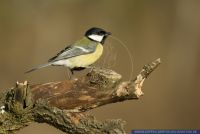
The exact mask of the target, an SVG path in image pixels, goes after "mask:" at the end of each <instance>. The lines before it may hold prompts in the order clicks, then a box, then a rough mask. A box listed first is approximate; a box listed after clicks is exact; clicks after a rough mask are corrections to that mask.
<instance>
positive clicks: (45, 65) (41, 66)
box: [25, 63, 51, 74]
mask: <svg viewBox="0 0 200 134" xmlns="http://www.w3.org/2000/svg"><path fill="white" fill-rule="evenodd" d="M50 65H51V63H46V64H43V65H39V66H37V67H35V68H32V69H31V70H29V71H27V72H25V74H26V73H30V72H33V71H35V70H38V69H41V68H43V67H47V66H50Z"/></svg>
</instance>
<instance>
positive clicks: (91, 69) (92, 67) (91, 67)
mask: <svg viewBox="0 0 200 134" xmlns="http://www.w3.org/2000/svg"><path fill="white" fill-rule="evenodd" d="M86 68H87V69H90V71H89V73H91V72H92V71H93V69H94V66H88V67H86Z"/></svg>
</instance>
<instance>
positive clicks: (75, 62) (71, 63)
mask: <svg viewBox="0 0 200 134" xmlns="http://www.w3.org/2000/svg"><path fill="white" fill-rule="evenodd" d="M102 53H103V46H102V45H101V44H98V45H97V47H96V50H95V52H93V53H90V54H85V55H80V56H76V57H73V58H70V59H68V67H70V68H74V67H87V66H89V65H91V64H93V63H94V62H96V61H97V60H98V59H99V58H100V57H101V55H102Z"/></svg>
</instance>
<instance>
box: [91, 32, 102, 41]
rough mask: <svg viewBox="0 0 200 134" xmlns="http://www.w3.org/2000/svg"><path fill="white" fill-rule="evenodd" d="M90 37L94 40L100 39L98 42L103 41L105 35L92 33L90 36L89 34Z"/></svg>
mask: <svg viewBox="0 0 200 134" xmlns="http://www.w3.org/2000/svg"><path fill="white" fill-rule="evenodd" d="M88 37H89V38H90V39H92V40H95V41H98V42H101V41H102V40H103V37H104V36H103V35H95V34H92V35H90V36H88Z"/></svg>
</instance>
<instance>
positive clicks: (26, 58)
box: [0, 0, 200, 134]
mask: <svg viewBox="0 0 200 134" xmlns="http://www.w3.org/2000/svg"><path fill="white" fill-rule="evenodd" d="M93 26H98V27H102V28H104V29H106V30H108V31H111V32H112V33H113V35H115V36H117V37H118V38H120V39H121V40H122V41H123V42H124V43H125V44H126V46H127V47H128V49H129V50H130V52H131V53H132V55H133V58H134V72H133V76H135V75H136V74H137V73H138V72H139V71H140V69H141V67H142V66H143V65H144V64H146V63H148V62H150V61H152V60H154V59H156V58H158V57H160V58H161V59H162V62H163V63H162V65H161V66H160V67H159V68H158V69H157V70H156V71H155V72H154V73H153V74H152V75H151V76H150V78H149V79H148V80H146V83H145V85H144V88H143V89H144V93H145V95H144V96H143V97H142V98H141V99H140V100H138V101H135V100H133V101H127V102H122V103H117V104H111V105H107V106H103V107H100V108H97V109H95V110H92V111H90V113H92V114H93V115H95V116H96V117H97V118H98V119H99V120H104V119H110V118H121V119H123V120H126V121H127V125H126V130H127V132H129V131H130V130H131V129H142V128H145V129H158V128H160V129H195V128H196V129H197V128H200V116H199V113H200V106H199V102H200V98H199V94H200V75H199V74H200V71H199V70H200V69H199V68H200V1H199V0H101V1H97V0H20V1H19V0H1V1H0V61H1V64H0V65H1V66H0V86H1V89H6V88H8V87H11V86H13V85H14V83H15V82H16V81H17V80H18V81H24V80H28V81H30V82H31V83H32V84H34V83H43V82H48V81H59V80H64V79H66V78H67V72H66V71H67V69H65V68H63V67H49V68H45V69H41V70H39V71H37V72H33V73H31V74H28V75H24V72H25V71H27V69H30V68H31V67H33V66H35V65H38V64H41V63H45V62H46V61H47V60H48V59H49V58H51V57H52V56H54V55H55V54H56V53H57V52H59V51H60V50H61V49H63V48H64V47H65V46H66V44H70V43H73V42H74V41H75V40H77V39H79V38H81V37H82V35H83V34H84V32H85V31H86V30H87V29H88V28H90V27H93ZM109 43H110V44H112V47H113V48H114V51H112V53H113V55H115V54H116V55H117V58H116V59H115V64H114V65H113V66H112V67H110V66H109V67H110V68H111V69H113V70H116V71H117V72H118V73H120V74H122V75H123V78H124V79H125V80H127V79H129V74H130V61H129V57H128V55H127V52H126V51H125V49H124V48H123V47H122V46H121V45H119V43H118V42H116V41H114V40H112V39H111V38H109V39H108V40H107V42H106V44H109ZM108 46H109V45H108ZM108 48H109V47H107V46H106V45H105V49H106V51H107V52H108ZM106 51H105V53H104V57H105V55H106V53H107V52H106ZM111 57H112V56H111ZM105 59H106V58H101V60H100V61H99V62H98V63H97V65H98V66H101V65H102V62H104V61H105ZM105 62H107V63H106V64H109V62H110V61H109V60H108V61H107V60H106V61H105ZM112 62H113V61H112ZM106 66H108V65H106ZM106 66H105V67H106ZM86 72H87V71H86ZM80 75H81V73H80V72H78V73H76V75H75V76H76V77H78V76H80ZM36 132H37V133H38V134H42V133H44V132H46V133H47V132H48V134H60V133H62V132H61V131H59V130H56V129H55V128H53V127H50V126H48V125H46V124H39V125H38V124H36V123H35V124H32V125H30V126H29V127H27V128H25V129H23V130H21V131H20V132H18V133H19V134H35V133H36Z"/></svg>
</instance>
